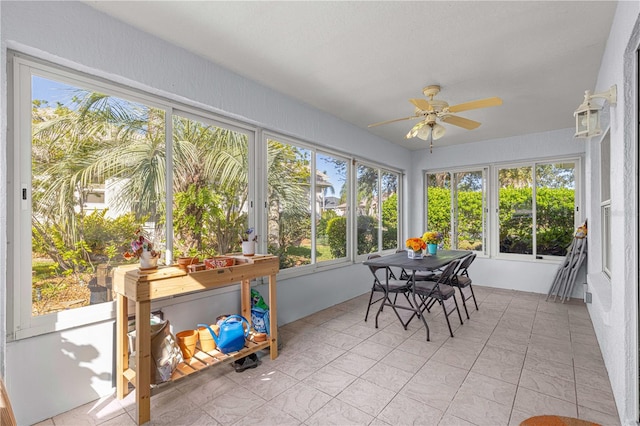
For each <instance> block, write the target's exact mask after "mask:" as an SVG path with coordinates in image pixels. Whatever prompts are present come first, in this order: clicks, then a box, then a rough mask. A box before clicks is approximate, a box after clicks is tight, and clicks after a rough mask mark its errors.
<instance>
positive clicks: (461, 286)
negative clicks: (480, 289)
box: [450, 253, 479, 319]
mask: <svg viewBox="0 0 640 426" xmlns="http://www.w3.org/2000/svg"><path fill="white" fill-rule="evenodd" d="M474 260H476V254H475V253H473V254H470V255H469V256H467V257H465V258H464V259H462V260H461V261H460V266H459V267H458V270H457V271H456V273H455V274H454V275H453V276H452V277H451V282H450V285H451V286H453V287H457V288H458V290H459V291H460V298H461V299H462V306H463V307H464V311H465V312H466V314H467V319H469V311H468V310H467V300H469V299H471V298H473V303H474V305H476V311H477V310H479V309H478V302H477V301H476V295H475V293H474V292H473V286H472V285H471V278H469V266H471V264H472V263H473V261H474Z"/></svg>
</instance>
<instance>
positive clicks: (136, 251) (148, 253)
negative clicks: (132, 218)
mask: <svg viewBox="0 0 640 426" xmlns="http://www.w3.org/2000/svg"><path fill="white" fill-rule="evenodd" d="M135 235H136V238H135V239H134V240H133V241H131V250H127V251H126V252H125V253H124V254H123V256H124V258H125V259H126V260H131V259H134V258H135V259H140V269H155V268H157V267H158V259H160V251H157V250H154V249H153V243H152V242H151V240H150V239H149V237H147V236H146V235H145V233H144V232H143V231H142V230H141V229H138V230H137V231H136V232H135Z"/></svg>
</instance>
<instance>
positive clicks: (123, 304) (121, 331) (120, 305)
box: [116, 294, 129, 399]
mask: <svg viewBox="0 0 640 426" xmlns="http://www.w3.org/2000/svg"><path fill="white" fill-rule="evenodd" d="M127 309H128V306H127V298H126V297H124V296H123V295H121V294H117V299H116V395H117V397H118V399H122V398H124V397H125V396H127V394H128V393H129V381H128V380H127V378H126V377H125V376H124V372H125V371H126V370H127V369H128V368H129V340H128V337H127V331H128V330H127V329H128V324H127V323H128V321H127V317H128V315H129V314H128V312H127Z"/></svg>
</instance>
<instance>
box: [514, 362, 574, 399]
mask: <svg viewBox="0 0 640 426" xmlns="http://www.w3.org/2000/svg"><path fill="white" fill-rule="evenodd" d="M518 385H519V386H521V387H523V388H527V389H530V390H533V391H536V392H539V393H543V394H545V395H549V396H553V397H555V398H559V399H562V400H564V401H568V402H571V403H573V404H575V403H576V387H575V383H574V382H572V381H568V380H563V379H558V378H556V377H551V376H547V375H546V374H541V373H537V372H534V371H531V370H527V369H526V368H525V369H523V370H522V375H521V376H520V383H519V384H518Z"/></svg>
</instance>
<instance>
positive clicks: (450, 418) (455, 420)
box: [438, 414, 476, 426]
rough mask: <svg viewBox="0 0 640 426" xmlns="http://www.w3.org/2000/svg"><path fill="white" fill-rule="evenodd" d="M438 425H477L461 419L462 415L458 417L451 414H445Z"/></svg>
mask: <svg viewBox="0 0 640 426" xmlns="http://www.w3.org/2000/svg"><path fill="white" fill-rule="evenodd" d="M438 426H476V425H474V424H473V423H471V422H468V421H466V420H463V419H461V418H460V417H456V416H454V415H451V414H445V415H444V416H443V417H442V420H440V423H438Z"/></svg>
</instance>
